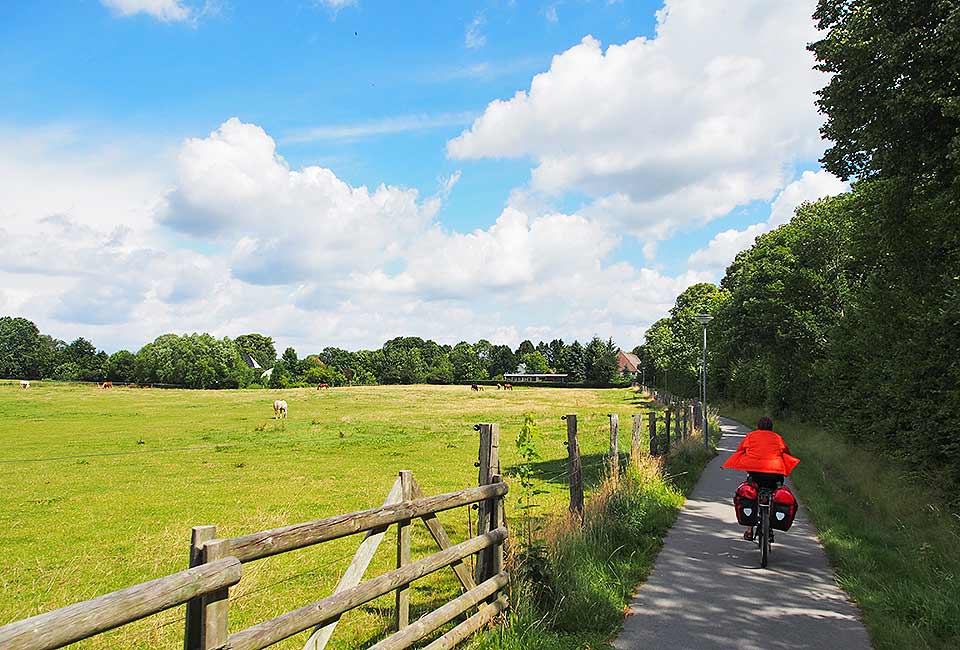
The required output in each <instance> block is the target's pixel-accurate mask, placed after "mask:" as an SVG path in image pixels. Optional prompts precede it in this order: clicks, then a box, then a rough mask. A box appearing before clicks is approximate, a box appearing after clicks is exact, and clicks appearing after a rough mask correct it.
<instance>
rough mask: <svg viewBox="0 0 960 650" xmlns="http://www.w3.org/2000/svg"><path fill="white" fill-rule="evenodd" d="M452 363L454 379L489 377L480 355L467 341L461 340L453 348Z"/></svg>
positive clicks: (451, 353) (466, 379)
mask: <svg viewBox="0 0 960 650" xmlns="http://www.w3.org/2000/svg"><path fill="white" fill-rule="evenodd" d="M450 363H451V366H452V368H451V370H452V375H453V381H468V380H471V379H486V378H487V371H486V369H485V368H484V367H483V364H482V363H481V361H480V356H479V355H478V354H477V351H476V350H475V349H474V347H473V346H472V345H470V344H469V343H467V342H466V341H460V342H459V343H457V344H456V345H455V346H453V350H451V351H450Z"/></svg>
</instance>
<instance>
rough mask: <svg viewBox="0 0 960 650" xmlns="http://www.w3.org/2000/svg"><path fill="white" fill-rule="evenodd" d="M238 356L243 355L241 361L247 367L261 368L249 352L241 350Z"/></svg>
mask: <svg viewBox="0 0 960 650" xmlns="http://www.w3.org/2000/svg"><path fill="white" fill-rule="evenodd" d="M240 356H241V357H243V362H244V363H245V364H247V367H248V368H253V369H254V370H262V368H261V367H260V364H259V363H257V360H256V359H254V358H253V356H252V355H251V354H250V353H249V352H241V353H240Z"/></svg>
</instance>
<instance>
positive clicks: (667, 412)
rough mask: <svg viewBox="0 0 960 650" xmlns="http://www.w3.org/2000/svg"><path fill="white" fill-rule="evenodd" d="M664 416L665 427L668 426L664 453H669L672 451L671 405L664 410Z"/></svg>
mask: <svg viewBox="0 0 960 650" xmlns="http://www.w3.org/2000/svg"><path fill="white" fill-rule="evenodd" d="M663 417H664V427H665V428H666V434H667V435H666V436H665V437H664V444H663V447H664V449H663V453H664V455H667V454H669V453H670V407H669V406H667V408H666V410H664V412H663Z"/></svg>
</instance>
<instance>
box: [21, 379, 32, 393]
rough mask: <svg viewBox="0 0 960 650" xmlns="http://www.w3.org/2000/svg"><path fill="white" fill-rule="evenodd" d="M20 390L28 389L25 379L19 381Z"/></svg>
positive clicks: (27, 382) (28, 384)
mask: <svg viewBox="0 0 960 650" xmlns="http://www.w3.org/2000/svg"><path fill="white" fill-rule="evenodd" d="M20 388H22V389H24V390H26V389H28V388H30V382H29V381H27V380H26V379H21V380H20Z"/></svg>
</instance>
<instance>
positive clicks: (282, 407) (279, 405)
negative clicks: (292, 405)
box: [273, 399, 287, 418]
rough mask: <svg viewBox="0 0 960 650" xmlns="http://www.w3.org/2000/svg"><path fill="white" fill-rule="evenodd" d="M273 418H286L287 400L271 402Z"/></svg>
mask: <svg viewBox="0 0 960 650" xmlns="http://www.w3.org/2000/svg"><path fill="white" fill-rule="evenodd" d="M273 416H274V417H275V418H285V417H287V400H284V399H275V400H273Z"/></svg>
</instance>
